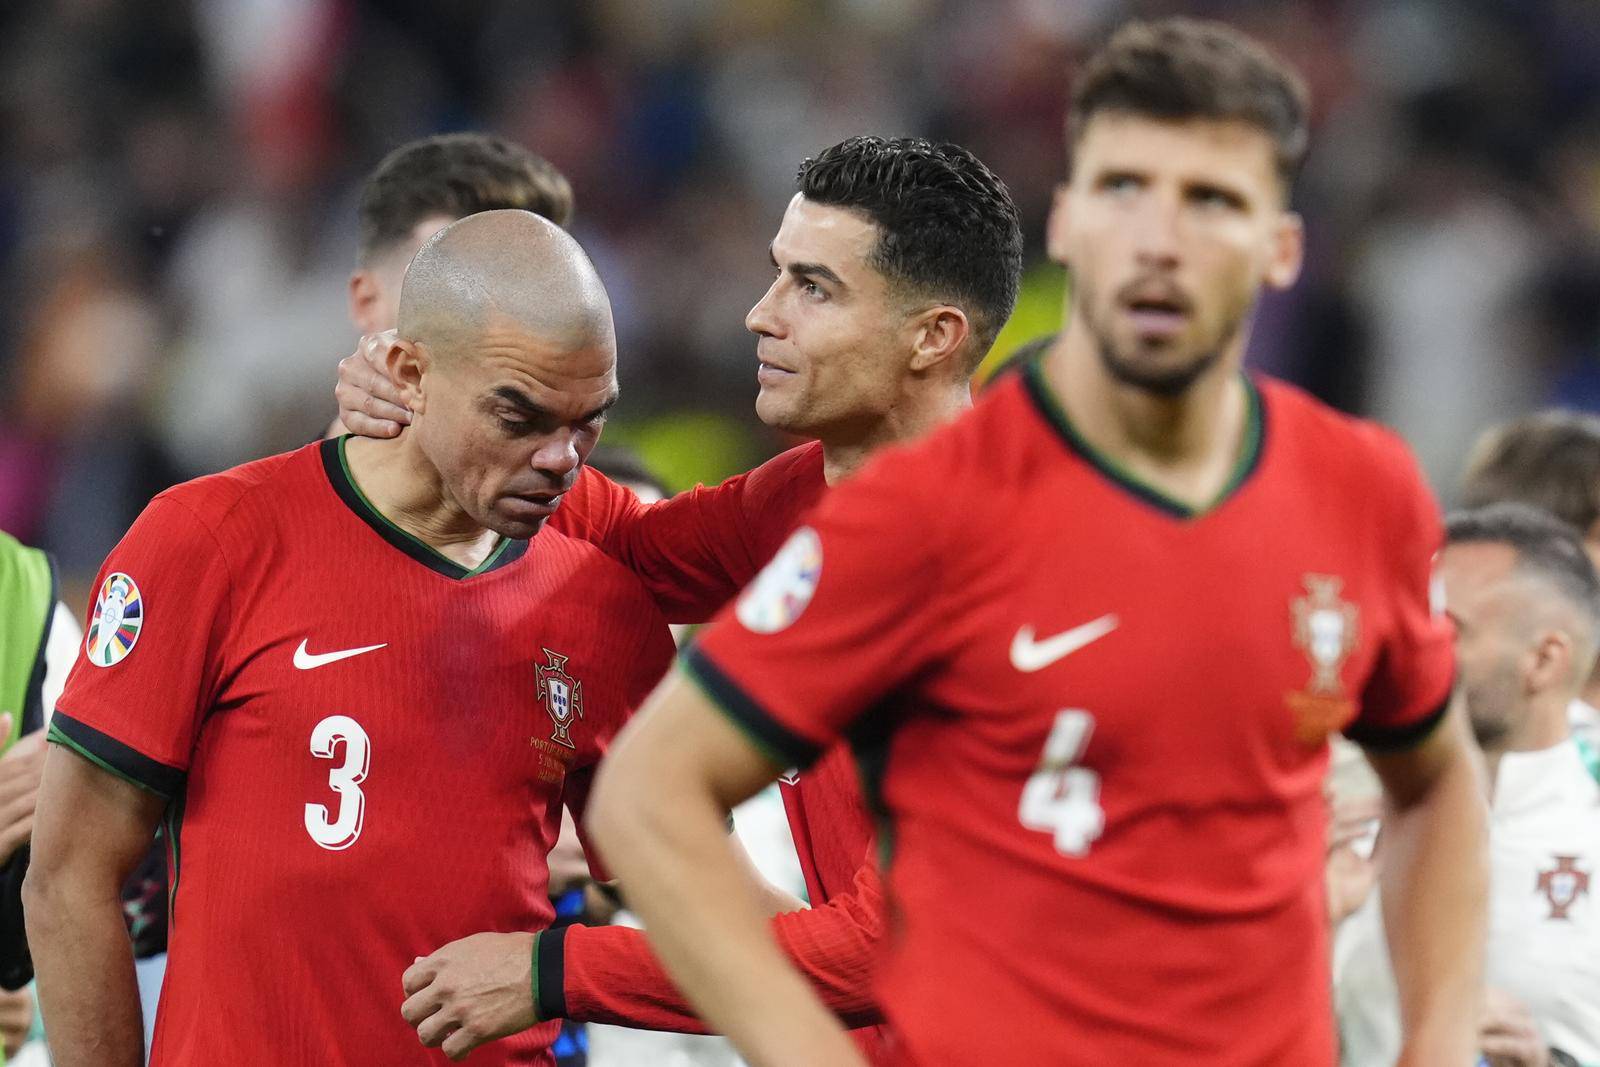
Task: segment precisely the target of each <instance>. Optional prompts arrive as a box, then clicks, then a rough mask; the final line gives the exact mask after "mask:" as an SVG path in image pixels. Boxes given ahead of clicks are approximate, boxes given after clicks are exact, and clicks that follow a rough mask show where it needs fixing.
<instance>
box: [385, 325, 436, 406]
mask: <svg viewBox="0 0 1600 1067" xmlns="http://www.w3.org/2000/svg"><path fill="white" fill-rule="evenodd" d="M431 364H432V357H431V356H430V354H429V352H428V348H427V346H426V345H423V344H420V343H418V342H416V341H408V340H406V339H405V338H403V337H399V336H396V337H395V338H394V340H392V341H390V342H389V352H388V354H387V355H385V356H384V367H385V369H387V370H388V372H389V380H390V381H391V382H393V383H394V384H395V388H397V389H399V390H400V395H401V397H403V398H404V399H403V400H402V403H403V404H404V405H405V406H406V407H408V408H410V409H411V411H412V413H413V414H420V413H421V411H422V409H423V405H424V392H423V389H422V378H423V375H425V374H426V373H427V372H428V368H429V367H430V365H431Z"/></svg>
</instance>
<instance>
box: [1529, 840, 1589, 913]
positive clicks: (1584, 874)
mask: <svg viewBox="0 0 1600 1067" xmlns="http://www.w3.org/2000/svg"><path fill="white" fill-rule="evenodd" d="M1555 861H1556V865H1555V867H1554V868H1553V869H1551V870H1548V871H1540V872H1539V883H1538V885H1537V886H1535V889H1536V890H1537V891H1538V892H1540V893H1543V894H1544V898H1545V899H1546V900H1548V901H1549V902H1550V914H1549V916H1548V918H1551V919H1563V920H1566V921H1568V922H1570V921H1571V920H1570V919H1567V912H1568V911H1569V910H1571V908H1572V906H1573V905H1574V904H1576V903H1577V902H1578V898H1579V897H1581V896H1583V895H1584V894H1586V893H1588V892H1589V872H1588V871H1583V870H1579V869H1578V857H1576V856H1557V857H1555Z"/></svg>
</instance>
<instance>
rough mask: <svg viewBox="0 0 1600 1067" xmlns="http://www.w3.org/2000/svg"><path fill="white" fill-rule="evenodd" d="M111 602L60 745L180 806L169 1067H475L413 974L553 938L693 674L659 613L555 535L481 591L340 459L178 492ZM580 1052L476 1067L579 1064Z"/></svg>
mask: <svg viewBox="0 0 1600 1067" xmlns="http://www.w3.org/2000/svg"><path fill="white" fill-rule="evenodd" d="M100 584H101V590H102V591H101V593H100V594H99V596H98V597H97V600H96V605H95V611H94V616H93V622H92V624H91V632H90V633H89V634H88V636H87V638H86V655H85V656H83V657H80V658H79V660H78V664H77V667H76V668H75V669H74V671H73V673H72V675H71V678H70V679H69V681H68V684H67V689H66V693H65V695H64V696H63V697H62V698H61V700H60V703H59V710H58V711H57V713H56V715H55V718H54V720H53V724H52V739H53V740H55V741H56V742H57V743H59V744H62V745H65V746H68V747H70V748H71V749H73V750H74V751H76V752H78V753H79V754H80V755H82V756H84V757H86V758H88V759H90V760H92V761H94V762H95V763H97V764H98V765H100V766H101V767H103V768H105V769H107V770H109V771H111V772H112V773H115V774H118V775H121V776H123V777H125V778H127V779H130V780H131V781H133V782H134V783H135V784H137V785H139V786H141V787H143V788H145V789H148V790H151V791H154V792H156V793H159V794H161V795H162V796H165V797H168V798H170V799H171V805H170V815H169V820H168V827H169V830H170V832H171V847H172V853H173V855H172V859H173V872H174V873H173V883H174V884H173V896H172V905H171V906H172V933H171V940H170V957H169V960H168V965H167V976H166V984H165V987H164V988H163V990H162V996H161V1006H160V1013H159V1017H158V1019H157V1023H156V1035H155V1048H154V1052H153V1058H152V1062H153V1064H155V1065H156V1067H170V1065H184V1067H191V1065H192V1067H216V1065H219V1064H229V1065H235V1064H237V1065H253V1064H262V1065H267V1064H270V1065H274V1067H277V1065H285V1064H291V1065H306V1067H312V1065H315V1067H329V1065H336V1067H394V1065H398V1064H419V1065H420V1064H443V1063H447V1062H448V1060H447V1059H446V1057H445V1056H444V1055H443V1054H442V1053H440V1052H438V1051H437V1050H428V1049H424V1048H422V1047H421V1045H420V1044H419V1043H418V1041H417V1036H416V1033H415V1031H413V1030H412V1029H411V1027H410V1026H408V1025H407V1024H406V1022H405V1021H404V1020H403V1019H402V1018H401V1017H400V1004H401V1002H402V1001H403V1000H404V999H405V997H404V993H403V991H402V989H401V975H402V974H403V973H404V972H405V970H406V968H407V967H409V966H410V965H411V963H412V961H413V960H414V959H415V958H416V957H418V956H422V955H426V954H428V953H430V952H432V951H434V950H435V949H437V948H439V947H441V946H442V945H444V944H446V943H447V942H450V941H453V940H455V939H456V938H460V937H464V936H466V935H468V934H472V933H476V932H479V931H483V930H502V931H511V930H538V929H541V928H543V927H545V926H548V925H549V923H550V920H551V918H552V909H551V905H550V901H549V898H548V896H547V894H546V881H547V869H546V865H545V856H546V854H547V853H548V851H549V849H550V846H551V845H552V844H553V843H554V841H555V839H556V835H557V832H558V830H559V825H560V822H559V817H560V805H561V803H562V802H563V800H565V801H566V802H568V803H569V804H572V805H574V806H577V807H581V806H582V803H583V800H584V798H585V797H586V795H587V790H588V786H589V781H590V776H591V772H592V769H593V768H594V766H595V764H596V763H597V762H598V761H599V759H600V757H601V755H602V754H603V753H604V752H605V749H606V746H607V744H608V742H609V740H610V738H611V737H612V735H613V734H614V733H615V731H616V730H617V729H618V728H619V727H620V726H621V724H622V722H623V721H624V719H625V718H626V716H627V715H628V713H629V712H630V710H631V709H632V708H633V707H635V706H636V704H637V703H638V702H639V701H640V700H641V699H642V698H643V697H644V696H645V695H646V694H648V692H649V690H650V689H651V688H652V686H653V685H654V683H655V682H656V680H657V679H659V677H660V675H661V673H662V672H663V671H664V670H665V669H666V667H667V666H668V665H669V664H670V662H671V656H672V642H671V637H670V634H669V633H668V631H667V628H666V622H665V620H664V619H663V617H662V616H661V614H660V612H659V610H658V609H657V608H656V606H655V604H654V602H653V599H652V598H651V597H650V596H649V595H648V594H647V593H646V591H645V590H644V588H643V586H642V585H640V583H639V582H638V580H637V579H635V578H634V577H633V576H632V575H631V574H629V573H628V572H627V571H625V570H624V569H623V568H622V567H621V566H620V565H619V564H617V563H616V562H614V561H612V560H611V559H609V558H607V557H605V556H604V555H603V554H602V553H601V552H600V551H599V550H598V549H597V548H595V547H594V546H593V545H589V544H586V543H583V542H580V541H576V540H573V539H571V538H569V537H567V536H565V535H564V534H561V533H560V532H558V531H556V530H552V529H546V530H543V531H541V532H540V533H539V534H538V535H537V536H535V537H534V538H533V539H532V540H530V541H527V542H505V543H503V544H502V546H501V548H500V550H499V551H497V552H496V554H495V555H493V556H492V557H491V558H490V559H489V560H488V561H486V562H485V564H484V565H482V566H480V567H479V568H478V569H477V570H475V571H471V572H468V571H467V570H465V569H464V568H462V567H460V566H458V565H457V564H455V563H453V562H450V561H449V560H447V559H445V558H444V557H443V556H440V555H438V554H436V553H435V552H433V551H432V550H431V549H429V548H428V547H427V546H425V545H423V544H422V543H421V542H418V541H415V540H413V539H412V538H410V537H409V536H408V535H406V534H405V533H403V532H402V531H400V530H399V529H398V528H396V527H393V526H391V525H390V524H388V523H387V522H386V521H385V520H384V518H383V517H382V516H381V515H380V514H379V513H378V512H377V511H376V510H374V509H373V508H372V507H371V505H370V504H368V502H367V501H366V499H365V498H364V497H363V496H362V494H361V491H360V489H359V488H358V487H357V486H356V484H355V482H354V481H353V480H352V478H351V476H350V473H349V471H348V468H347V467H346V466H345V464H344V462H343V451H342V448H341V442H337V441H333V442H324V443H323V444H321V445H319V446H311V447H308V448H304V449H301V450H299V451H297V452H293V453H289V454H287V455H283V456H277V457H274V458H271V459H267V460H262V461H260V462H257V463H252V464H249V465H247V466H244V467H239V468H236V469H234V470H232V471H227V472H225V473H223V474H219V475H215V476H212V477H209V478H202V479H200V480H198V481H194V482H190V483H188V484H186V485H182V486H178V487H177V488H175V489H171V490H169V491H167V492H165V493H163V494H161V495H160V496H159V497H157V498H156V499H155V500H154V501H153V502H152V503H151V504H150V506H149V507H148V508H147V509H146V510H145V512H144V514H143V515H141V516H140V518H139V520H138V521H137V522H136V523H135V524H134V526H133V528H132V529H131V530H130V531H129V532H128V534H127V536H126V537H125V538H124V539H123V541H122V543H121V544H120V545H118V546H117V548H116V550H115V551H114V552H112V554H111V556H110V558H109V559H108V560H107V562H106V565H105V569H104V571H103V572H102V574H101V578H100ZM555 1028H556V1024H554V1023H551V1024H548V1025H542V1026H540V1027H537V1028H536V1029H535V1030H533V1031H531V1032H529V1033H526V1034H522V1035H518V1036H516V1037H513V1038H511V1039H509V1040H506V1041H500V1042H495V1043H493V1044H490V1045H487V1046H485V1047H484V1048H482V1049H479V1050H478V1051H477V1052H475V1053H473V1062H475V1063H483V1064H542V1063H550V1062H553V1061H552V1060H551V1059H550V1057H549V1054H548V1052H547V1050H546V1046H547V1045H548V1043H549V1041H550V1039H551V1037H552V1036H553V1034H554V1032H555Z"/></svg>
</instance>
